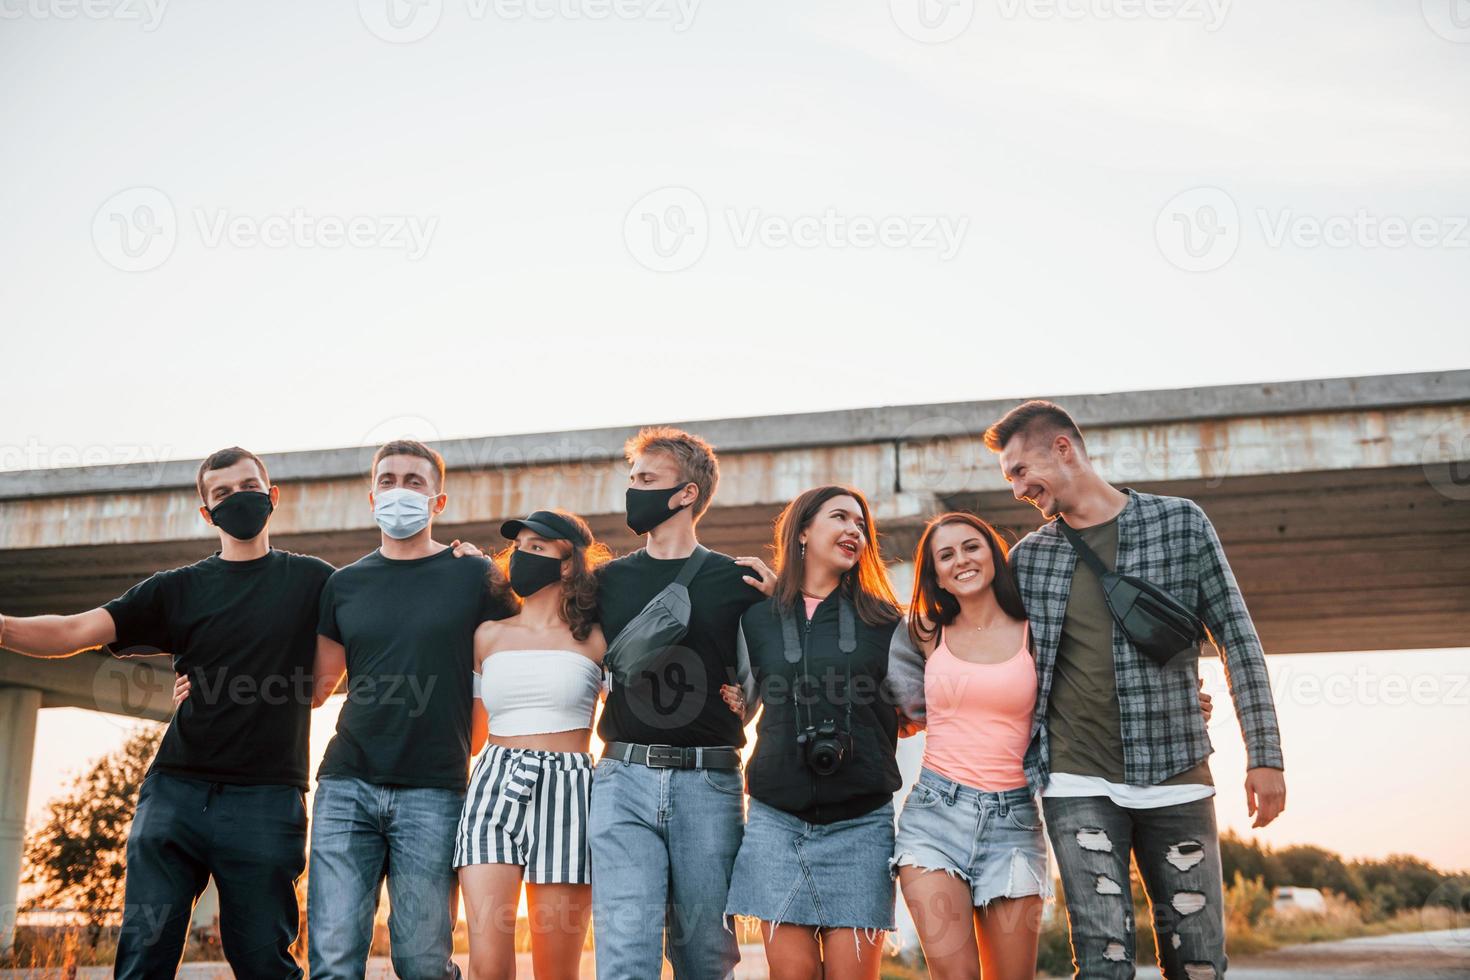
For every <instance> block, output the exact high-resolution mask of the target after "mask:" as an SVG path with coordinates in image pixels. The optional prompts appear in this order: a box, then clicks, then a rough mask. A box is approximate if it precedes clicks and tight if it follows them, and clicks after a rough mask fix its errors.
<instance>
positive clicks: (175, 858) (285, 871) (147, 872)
mask: <svg viewBox="0 0 1470 980" xmlns="http://www.w3.org/2000/svg"><path fill="white" fill-rule="evenodd" d="M305 867H306V802H305V799H304V794H303V793H302V791H301V790H300V789H298V788H297V787H295V786H233V785H223V784H220V783H208V782H202V781H200V780H197V779H185V778H183V777H181V776H171V775H168V774H166V773H161V772H153V773H149V775H148V777H147V778H146V779H145V780H143V788H142V790H141V791H140V792H139V794H138V810H137V813H136V814H135V816H134V817H133V829H132V832H131V833H130V834H129V835H128V860H127V882H126V888H125V898H124V902H123V925H122V933H121V935H120V936H119V937H118V945H117V963H116V966H115V974H114V975H115V976H117V977H119V978H128V980H133V978H153V977H172V976H174V975H175V974H176V973H177V972H178V968H179V959H180V957H182V956H183V952H184V943H185V941H186V939H187V938H188V930H189V917H190V915H191V914H192V913H193V910H194V903H195V902H196V901H197V900H198V898H199V895H200V893H201V892H203V891H204V886H205V884H206V883H207V882H208V880H209V878H210V877H213V878H214V883H215V887H216V888H217V889H218V890H219V928H220V944H221V946H222V947H223V948H224V954H225V959H227V960H228V961H229V964H230V967H231V969H233V970H234V973H235V976H237V977H242V978H244V977H249V978H255V977H261V978H266V977H268V978H272V980H280V978H282V977H292V978H295V977H300V976H301V969H300V968H299V967H298V966H297V965H296V963H295V961H294V960H292V959H291V955H290V953H289V949H290V946H291V944H292V943H293V942H294V941H295V940H296V933H297V927H298V921H299V920H298V915H297V907H296V881H297V879H298V878H300V877H301V873H302V871H303V870H304V869H305Z"/></svg>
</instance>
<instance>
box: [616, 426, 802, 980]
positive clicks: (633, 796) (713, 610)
mask: <svg viewBox="0 0 1470 980" xmlns="http://www.w3.org/2000/svg"><path fill="white" fill-rule="evenodd" d="M625 452H626V454H627V457H628V462H629V463H630V464H631V466H632V469H631V471H630V472H629V474H628V484H629V485H628V491H627V507H628V526H629V527H631V528H632V529H633V530H634V531H635V532H636V533H638V534H646V535H647V544H646V546H645V547H644V548H641V549H639V550H638V551H635V552H634V553H633V554H631V555H627V556H625V557H623V558H619V559H617V560H616V561H613V562H609V563H608V564H607V565H606V566H604V568H603V570H602V573H601V580H600V583H599V590H598V615H599V619H600V620H601V623H602V631H603V634H604V635H605V636H606V637H607V641H608V643H609V645H610V649H612V647H613V646H614V645H615V641H616V639H617V636H618V634H619V633H621V632H622V631H623V629H624V628H625V627H626V626H627V625H628V623H629V622H631V621H632V620H633V619H634V617H636V616H637V615H638V613H639V612H640V611H641V610H642V609H643V607H644V606H645V605H647V604H648V602H649V600H650V599H652V598H653V597H654V596H656V595H657V594H658V593H659V592H660V591H662V590H663V588H664V587H665V586H667V585H668V584H669V583H671V582H673V581H674V579H675V578H676V577H677V576H678V574H679V571H680V570H681V569H682V568H683V566H684V562H685V560H686V559H688V557H689V556H690V555H691V554H692V553H693V552H694V550H695V547H696V545H697V544H698V541H697V540H696V538H695V534H694V525H695V522H696V521H697V520H698V519H699V517H700V515H701V514H703V513H704V511H705V509H706V508H707V507H709V504H710V500H711V498H712V497H713V495H714V492H715V487H716V485H717V484H718V482H719V462H718V460H717V459H716V457H715V453H714V450H713V449H712V448H711V447H710V445H709V444H708V443H707V442H705V441H704V440H703V439H700V438H699V437H698V436H692V435H690V434H688V433H686V432H681V431H679V430H678V429H669V428H654V429H644V430H643V431H641V432H639V433H638V435H637V436H635V437H634V438H632V439H630V440H629V441H628V444H627V446H626V447H625ZM774 585H775V575H774V573H772V572H771V570H770V569H769V568H767V567H766V565H765V563H764V562H762V561H761V560H760V559H759V558H740V559H732V558H730V557H728V556H726V555H722V554H718V553H714V552H711V553H710V554H709V555H708V556H707V557H706V558H705V559H704V563H703V564H702V565H701V566H700V567H699V571H698V573H697V574H696V575H695V576H694V579H693V580H692V581H691V582H690V583H689V600H690V605H691V612H690V617H689V629H688V632H687V633H686V634H685V635H684V638H683V639H682V640H681V641H680V642H679V644H678V645H677V646H675V647H670V648H669V649H667V650H665V651H663V652H662V654H661V655H660V656H659V657H658V659H656V660H655V661H653V662H652V664H651V666H650V667H649V669H646V670H641V671H638V672H637V674H636V676H635V679H634V680H633V681H632V682H630V683H628V684H616V683H615V684H614V685H613V687H612V690H611V691H610V692H609V693H608V697H607V703H606V704H605V706H604V707H603V712H602V720H601V721H600V723H599V724H598V729H597V732H598V735H599V737H601V738H602V740H603V741H604V742H605V743H606V744H605V746H604V749H603V754H602V759H601V761H599V762H598V764H597V769H596V771H595V772H594V774H593V782H592V801H591V806H590V811H589V814H588V830H589V835H590V838H591V849H592V925H593V929H594V933H595V939H596V953H597V975H598V976H599V977H600V978H602V980H628V978H643V977H657V976H658V975H659V973H660V972H661V968H662V962H663V957H664V954H665V952H666V951H667V954H668V958H669V961H670V963H671V964H672V965H673V968H674V976H675V977H676V978H678V980H704V978H712V977H727V976H729V975H730V974H731V972H732V971H733V970H734V968H735V964H736V963H738V962H739V960H740V952H739V949H738V947H737V946H736V943H735V936H734V933H732V932H731V931H730V930H728V929H726V928H725V922H724V911H725V898H726V892H727V890H728V888H729V883H730V870H731V868H732V867H733V865H734V862H735V853H736V851H738V850H739V849H740V838H741V836H742V833H743V829H744V805H743V800H742V797H743V794H744V784H743V782H742V780H741V776H740V746H742V745H743V744H745V733H744V731H743V730H742V728H741V725H740V719H739V718H738V717H737V716H736V715H735V714H734V713H732V712H731V711H730V709H729V708H728V707H726V705H725V703H724V701H723V700H722V698H721V696H720V685H721V684H726V683H734V681H735V678H736V656H735V645H736V632H737V630H738V629H739V624H740V614H741V613H743V612H744V611H745V610H746V609H748V608H749V607H750V606H751V605H753V604H755V603H756V602H759V601H760V599H761V598H762V596H763V595H765V594H769V593H770V591H771V589H772V588H773V587H774ZM666 939H667V943H666V942H665V940H666Z"/></svg>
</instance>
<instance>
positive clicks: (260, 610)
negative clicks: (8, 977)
mask: <svg viewBox="0 0 1470 980" xmlns="http://www.w3.org/2000/svg"><path fill="white" fill-rule="evenodd" d="M197 486H198V489H199V495H200V498H201V499H202V501H203V506H201V507H200V508H199V510H200V513H201V515H202V516H203V518H204V520H205V522H206V523H209V524H211V525H213V526H214V527H215V528H216V530H217V531H218V533H219V541H220V550H219V551H218V552H216V553H215V554H214V555H213V556H211V557H209V558H206V559H204V560H203V561H199V562H196V563H194V564H193V565H187V566H185V567H183V568H175V569H171V570H169V571H166V572H159V573H158V574H156V575H154V576H152V577H151V578H148V579H145V580H144V581H142V582H140V583H139V584H137V585H135V586H134V587H133V588H131V589H129V590H128V591H127V592H126V593H125V594H124V595H122V596H120V597H119V598H117V599H113V600H112V601H111V602H108V603H106V604H105V605H103V606H101V607H99V608H97V609H93V610H91V611H89V612H84V613H79V614H77V615H73V616H29V617H25V618H14V617H4V618H0V639H3V642H4V644H5V646H7V647H9V648H10V649H12V650H16V651H18V652H21V653H26V654H29V655H31V656H38V657H65V656H71V655H72V654H75V653H79V652H81V651H82V650H87V649H91V648H94V647H97V646H101V645H103V644H110V645H111V647H112V650H113V652H114V653H115V654H116V655H118V656H132V655H145V654H155V653H169V654H172V656H173V664H174V670H175V671H177V672H178V673H179V674H181V675H186V676H187V677H188V678H189V680H190V684H191V687H192V689H193V690H192V696H191V697H190V698H189V699H188V700H187V701H185V702H184V703H183V704H182V705H181V706H180V707H179V709H178V711H176V712H175V714H174V717H173V719H172V720H171V721H170V722H169V726H168V730H167V731H166V732H165V733H164V736H163V741H162V742H161V743H160V744H159V748H158V754H157V755H156V756H155V757H154V760H153V764H152V765H151V766H150V767H149V770H148V775H147V777H146V778H145V779H144V781H143V787H142V789H141V791H140V792H139V794H138V806H137V811H136V813H135V814H134V817H133V825H132V830H131V831H130V833H129V835H128V848H127V880H126V886H125V898H124V908H123V924H122V931H121V933H120V935H119V937H118V947H117V961H116V967H115V971H116V976H118V977H120V978H132V977H150V978H152V977H160V976H173V975H174V973H175V972H176V971H177V970H178V965H179V959H180V957H181V955H182V953H183V949H184V943H185V940H186V938H187V933H188V926H189V919H190V916H191V914H192V912H193V909H194V903H195V901H196V900H197V899H198V898H199V895H200V893H201V892H202V891H203V890H204V886H205V884H206V882H207V881H208V879H209V878H210V877H213V878H214V880H215V885H216V887H217V888H218V890H219V901H220V912H219V928H220V941H221V946H222V947H223V949H224V954H225V958H226V960H228V961H229V964H230V967H231V969H232V970H233V971H234V973H235V975H236V976H238V977H269V978H273V980H274V978H280V977H299V976H301V969H300V968H299V967H298V966H297V965H296V963H295V961H294V960H293V959H292V958H291V954H290V947H291V944H292V943H293V942H294V941H295V940H296V933H297V923H298V913H297V903H296V881H297V879H298V878H300V877H301V872H302V870H303V868H304V867H305V864H306V853H305V849H306V805H305V792H306V786H307V782H306V780H307V767H308V762H307V735H308V730H309V724H310V713H311V696H312V683H311V670H312V658H313V653H314V650H315V647H316V640H315V633H316V619H317V610H318V600H319V597H320V595H321V592H322V587H323V586H324V585H325V583H326V582H327V577H328V576H329V575H330V574H331V573H332V566H331V565H328V564H327V563H326V562H324V561H321V560H320V559H318V558H312V557H309V556H306V555H296V554H291V553H289V552H284V551H276V550H273V549H272V548H271V547H270V542H269V536H268V532H267V531H266V524H267V522H268V521H269V519H270V515H271V512H272V511H273V510H274V509H275V506H276V504H277V503H278V502H279V500H280V490H279V488H277V487H274V486H271V484H270V478H269V476H267V474H266V469H265V464H264V463H262V462H261V460H260V458H259V457H257V456H256V455H255V454H253V453H249V452H246V451H245V450H243V449H240V448H238V447H232V448H230V449H222V450H220V451H219V452H216V453H214V454H213V455H211V456H210V457H209V458H208V459H206V460H205V461H204V462H203V463H202V464H201V465H200V467H199V473H198V477H197Z"/></svg>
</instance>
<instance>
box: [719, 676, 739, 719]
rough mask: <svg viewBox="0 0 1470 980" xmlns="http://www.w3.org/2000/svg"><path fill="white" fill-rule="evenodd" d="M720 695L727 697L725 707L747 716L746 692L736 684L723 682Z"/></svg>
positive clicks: (737, 714)
mask: <svg viewBox="0 0 1470 980" xmlns="http://www.w3.org/2000/svg"><path fill="white" fill-rule="evenodd" d="M720 697H722V698H724V699H725V707H727V708H729V709H730V710H731V711H733V712H735V714H736V716H738V717H740V718H744V717H745V692H744V691H742V690H740V688H738V687H736V686H735V685H734V684H721V685H720Z"/></svg>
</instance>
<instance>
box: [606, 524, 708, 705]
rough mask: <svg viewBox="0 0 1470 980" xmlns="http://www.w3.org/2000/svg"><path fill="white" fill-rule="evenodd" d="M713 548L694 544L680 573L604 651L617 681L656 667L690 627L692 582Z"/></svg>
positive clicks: (624, 682)
mask: <svg viewBox="0 0 1470 980" xmlns="http://www.w3.org/2000/svg"><path fill="white" fill-rule="evenodd" d="M707 557H709V549H708V548H706V547H705V546H704V545H700V544H697V545H695V546H694V553H693V554H691V555H690V556H689V557H688V558H686V559H684V564H683V565H682V566H681V567H680V568H679V575H678V577H677V578H675V579H674V580H673V581H672V582H670V583H669V584H668V585H666V586H664V587H663V589H661V590H660V591H659V593H658V595H656V596H654V597H653V598H652V599H650V600H648V604H647V605H645V606H644V607H643V608H642V609H641V610H640V611H639V613H638V615H636V616H634V617H633V619H632V620H631V621H630V622H629V623H628V625H627V626H624V627H623V628H622V630H621V631H619V633H618V635H617V636H616V637H614V638H613V641H612V642H611V643H609V644H608V645H607V652H605V653H604V654H603V655H602V663H603V666H604V667H606V668H607V672H608V673H609V674H611V675H612V679H613V683H614V684H620V685H625V686H626V685H629V684H632V683H633V682H634V680H635V679H636V678H637V677H638V675H639V674H641V673H642V672H643V671H645V670H648V669H651V668H653V667H654V666H655V665H656V664H657V663H658V661H659V660H660V659H661V658H662V657H663V656H664V654H665V652H666V651H667V650H668V649H669V647H671V646H673V645H674V644H676V643H678V642H679V641H680V640H682V639H683V638H684V634H685V633H687V632H688V631H689V616H690V613H691V612H692V611H693V610H692V607H691V605H690V602H689V583H690V582H693V581H694V576H695V575H696V574H697V573H698V572H699V569H700V567H701V566H703V565H704V560H705V559H706V558H707Z"/></svg>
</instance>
